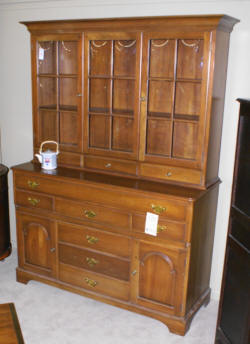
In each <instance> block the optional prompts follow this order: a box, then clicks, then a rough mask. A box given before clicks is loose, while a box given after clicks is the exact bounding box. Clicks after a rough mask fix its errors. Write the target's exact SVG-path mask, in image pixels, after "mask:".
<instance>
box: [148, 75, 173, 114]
mask: <svg viewBox="0 0 250 344" xmlns="http://www.w3.org/2000/svg"><path fill="white" fill-rule="evenodd" d="M172 99H173V83H172V82H169V81H150V82H149V104H148V114H149V115H151V116H167V115H168V116H169V115H170V114H171V112H172Z"/></svg>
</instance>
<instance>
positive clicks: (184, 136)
mask: <svg viewBox="0 0 250 344" xmlns="http://www.w3.org/2000/svg"><path fill="white" fill-rule="evenodd" d="M198 129H199V128H198V125H197V123H190V122H175V124H174V138H173V156H174V157H176V158H184V159H193V160H194V159H195V158H196V153H197V150H198V147H197V136H198Z"/></svg>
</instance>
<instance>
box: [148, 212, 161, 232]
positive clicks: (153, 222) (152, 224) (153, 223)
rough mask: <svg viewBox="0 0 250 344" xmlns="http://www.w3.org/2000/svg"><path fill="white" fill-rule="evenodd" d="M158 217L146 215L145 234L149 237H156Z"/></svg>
mask: <svg viewBox="0 0 250 344" xmlns="http://www.w3.org/2000/svg"><path fill="white" fill-rule="evenodd" d="M158 220H159V215H156V214H153V213H147V215H146V222H145V233H146V234H150V235H154V236H156V235H157V225H158Z"/></svg>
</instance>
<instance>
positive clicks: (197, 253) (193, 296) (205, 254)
mask: <svg viewBox="0 0 250 344" xmlns="http://www.w3.org/2000/svg"><path fill="white" fill-rule="evenodd" d="M218 189H219V184H218V183H217V184H216V185H215V186H213V187H212V188H210V189H209V190H208V191H207V193H206V194H205V195H204V196H203V197H202V198H200V199H198V200H197V201H196V203H195V204H194V216H193V226H192V238H191V256H190V270H189V278H188V279H189V283H188V293H187V311H189V310H190V308H191V307H192V306H193V305H194V303H195V302H196V301H197V300H198V299H199V298H200V297H201V295H202V294H203V293H205V292H206V291H207V290H208V289H209V280H210V272H211V261H212V250H213V241H214V228H215V218H216V208H217V199H218Z"/></svg>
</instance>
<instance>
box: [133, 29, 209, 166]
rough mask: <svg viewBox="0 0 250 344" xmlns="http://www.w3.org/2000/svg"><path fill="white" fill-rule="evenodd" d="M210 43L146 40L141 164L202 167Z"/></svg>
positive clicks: (196, 37) (197, 38)
mask: <svg viewBox="0 0 250 344" xmlns="http://www.w3.org/2000/svg"><path fill="white" fill-rule="evenodd" d="M208 44H209V40H208V37H207V36H206V35H205V36H204V35H203V34H200V33H197V32H196V33H193V34H192V33H189V34H188V35H187V34H171V33H170V34H169V33H168V34H164V33H149V34H145V36H144V40H143V49H144V50H143V67H142V70H143V74H142V94H141V95H142V97H141V100H142V104H141V115H142V118H141V119H142V121H141V130H142V133H143V135H142V141H141V147H140V148H141V149H140V160H144V161H150V162H155V163H163V164H165V163H170V164H171V163H172V164H177V165H183V166H186V165H189V166H190V167H197V164H200V162H201V156H202V149H203V145H204V142H203V141H204V120H205V106H206V84H207V71H208V64H207V60H208V56H207V54H208V53H207V52H208Z"/></svg>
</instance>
